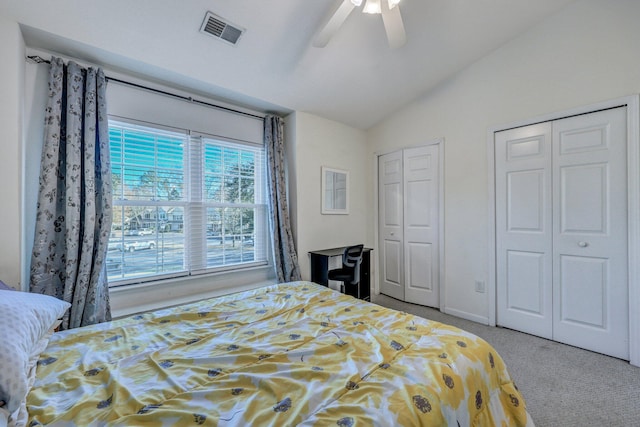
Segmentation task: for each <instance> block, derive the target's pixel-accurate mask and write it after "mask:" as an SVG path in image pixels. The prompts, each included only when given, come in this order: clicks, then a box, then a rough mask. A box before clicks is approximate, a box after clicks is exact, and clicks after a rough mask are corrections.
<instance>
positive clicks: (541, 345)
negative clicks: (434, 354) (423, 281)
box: [372, 295, 640, 427]
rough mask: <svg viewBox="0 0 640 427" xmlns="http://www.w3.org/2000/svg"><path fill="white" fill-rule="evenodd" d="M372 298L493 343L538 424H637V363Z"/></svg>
mask: <svg viewBox="0 0 640 427" xmlns="http://www.w3.org/2000/svg"><path fill="white" fill-rule="evenodd" d="M372 299H373V302H374V303H376V304H379V305H382V306H385V307H389V308H393V309H396V310H400V311H404V312H407V313H411V314H415V315H417V316H420V317H424V318H426V319H431V320H436V321H438V322H443V323H448V324H450V325H454V326H457V327H459V328H461V329H465V330H467V331H469V332H471V333H474V334H476V335H478V336H479V337H481V338H483V339H485V340H486V341H487V342H489V343H490V344H491V345H493V346H494V347H495V349H496V350H497V351H498V353H500V355H501V356H502V358H503V359H504V360H505V362H506V364H507V366H508V368H509V373H510V374H511V376H512V377H513V379H514V381H515V383H516V384H517V386H518V388H519V389H520V391H521V392H522V394H523V395H524V398H525V400H526V402H527V409H528V410H529V413H530V414H531V417H532V418H533V420H534V422H535V423H536V426H538V427H544V426H552V427H556V426H559V427H560V426H561V427H570V426H576V427H578V426H579V427H585V426H598V427H600V426H640V368H637V367H634V366H631V365H629V363H628V362H626V361H623V360H619V359H615V358H612V357H609V356H603V355H601V354H597V353H593V352H590V351H587V350H582V349H579V348H575V347H571V346H568V345H565V344H560V343H556V342H553V341H549V340H546V339H543V338H538V337H534V336H531V335H527V334H524V333H521V332H516V331H512V330H509V329H504V328H494V327H489V326H486V325H481V324H478V323H475V322H471V321H468V320H464V319H460V318H458V317H454V316H449V315H446V314H443V313H441V312H440V311H438V310H434V309H431V308H427V307H422V306H419V305H413V304H408V303H405V302H402V301H398V300H395V299H393V298H389V297H387V296H385V295H372Z"/></svg>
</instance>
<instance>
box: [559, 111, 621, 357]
mask: <svg viewBox="0 0 640 427" xmlns="http://www.w3.org/2000/svg"><path fill="white" fill-rule="evenodd" d="M626 117H627V112H626V108H625V107H621V108H616V109H611V110H605V111H600V112H597V113H591V114H587V115H582V116H576V117H571V118H567V119H563V120H558V121H555V122H553V144H554V145H553V151H554V154H553V160H554V163H553V175H554V178H555V180H556V182H555V184H554V187H553V192H554V195H553V202H554V218H553V221H554V240H553V247H554V256H553V270H554V274H553V284H554V298H553V304H554V307H553V309H554V323H553V335H554V339H555V340H557V341H560V342H564V343H567V344H571V345H575V346H578V347H582V348H587V349H590V350H594V351H597V352H600V353H605V354H609V355H611V356H615V357H620V358H623V359H627V360H628V359H629V343H628V337H629V329H628V328H629V323H628V322H629V321H628V315H629V314H628V296H627V292H628V280H627V271H628V266H627V263H628V259H627V167H626V166H627V162H626V146H627V136H626V135H627V134H626V130H627V123H626Z"/></svg>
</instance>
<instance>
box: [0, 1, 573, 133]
mask: <svg viewBox="0 0 640 427" xmlns="http://www.w3.org/2000/svg"><path fill="white" fill-rule="evenodd" d="M341 1H342V0H189V1H176V0H135V1H131V0H109V1H96V0H89V1H87V0H60V1H51V0H29V1H25V0H2V1H0V16H2V17H4V18H6V19H9V20H12V21H16V22H18V23H20V24H21V26H22V30H23V34H24V38H25V41H26V44H27V46H30V47H34V48H40V49H45V50H50V51H54V52H57V53H60V54H63V55H67V56H70V57H74V58H77V59H80V60H84V61H87V62H90V63H94V64H97V65H104V66H108V67H109V68H111V69H113V70H116V71H126V72H127V73H130V74H133V75H139V76H146V77H147V78H150V79H152V80H157V81H163V82H167V83H169V84H171V85H173V86H176V87H178V88H185V89H189V90H191V91H194V92H196V93H201V94H207V95H211V96H214V97H218V98H220V99H223V100H228V101H232V102H235V103H238V104H240V105H246V106H251V107H253V108H256V109H261V110H271V111H276V112H281V113H286V112H289V111H293V110H298V111H305V112H309V113H312V114H316V115H318V116H321V117H325V118H328V119H332V120H336V121H339V122H342V123H345V124H347V125H350V126H353V127H356V128H360V129H368V128H369V127H371V126H373V125H375V124H376V123H378V122H379V121H380V120H382V119H384V118H385V117H386V116H388V115H389V114H392V113H393V112H394V111H397V110H398V109H399V108H401V107H402V106H404V105H406V104H407V103H410V102H411V101H413V100H415V99H417V98H419V97H421V96H423V95H424V94H426V93H428V92H429V91H430V90H432V89H433V88H434V87H436V86H437V85H438V84H441V83H443V82H445V81H446V80H447V79H449V78H453V77H454V76H455V74H456V73H457V72H459V71H460V70H462V69H464V68H465V67H467V66H468V65H470V64H471V63H473V62H474V61H477V60H478V59H480V58H481V57H483V56H485V55H487V54H488V53H490V52H491V51H493V50H495V49H496V48H498V47H500V46H501V45H503V44H504V43H507V42H508V41H509V40H511V39H513V38H515V37H518V36H519V35H520V34H522V33H523V32H525V31H527V29H529V28H531V27H532V26H534V25H536V24H537V23H538V22H540V21H542V20H544V19H545V18H546V17H548V16H550V15H552V14H553V13H555V12H556V11H557V10H559V9H560V8H562V7H564V6H566V5H567V4H568V3H571V2H573V1H574V0H536V1H531V0H402V1H401V3H400V10H401V13H402V17H403V20H404V23H405V28H406V34H407V39H408V42H407V44H406V45H404V46H403V47H401V48H399V49H390V48H389V47H388V44H387V40H386V36H385V31H384V26H383V23H382V19H381V17H380V15H367V14H364V13H362V12H361V10H354V12H353V13H351V15H350V16H349V17H348V18H347V20H346V21H345V23H344V25H343V26H342V27H341V28H340V30H339V31H338V32H337V34H336V35H335V36H334V37H333V38H332V39H331V40H330V41H329V43H328V45H327V46H326V47H324V48H315V47H313V46H312V41H313V37H314V34H315V33H316V32H317V30H318V29H319V28H320V27H321V25H322V24H323V22H324V21H325V20H326V18H327V17H328V16H329V14H330V13H331V12H332V11H333V10H334V9H335V8H336V7H337V5H339V3H341ZM383 1H384V0H383ZM207 11H211V12H213V13H215V14H217V15H219V16H221V17H222V18H225V19H227V20H229V21H230V22H232V23H234V24H236V25H238V26H240V27H243V28H246V32H245V33H244V34H243V35H242V37H241V38H240V40H239V42H238V43H237V45H235V46H231V45H228V44H226V43H223V42H221V41H219V40H217V39H215V38H213V37H211V36H208V35H205V34H202V33H200V32H199V29H200V25H201V24H202V21H203V19H204V16H205V14H206V12H207ZM522 54H523V55H526V52H523V53H522Z"/></svg>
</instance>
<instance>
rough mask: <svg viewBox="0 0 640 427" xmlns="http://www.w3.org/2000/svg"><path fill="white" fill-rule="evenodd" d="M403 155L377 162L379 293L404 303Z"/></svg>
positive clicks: (380, 158) (385, 156) (389, 155)
mask: <svg viewBox="0 0 640 427" xmlns="http://www.w3.org/2000/svg"><path fill="white" fill-rule="evenodd" d="M402 162H403V160H402V151H398V152H395V153H390V154H386V155H384V156H380V157H379V158H378V193H379V194H378V204H379V210H378V221H379V231H378V236H379V244H378V248H379V250H380V255H379V259H380V292H382V293H383V294H385V295H389V296H390V297H393V298H396V299H399V300H403V301H404V256H403V252H404V251H403V247H404V239H403V237H404V232H403V230H404V208H403V203H404V202H403V197H402V194H403V185H404V184H403V176H402Z"/></svg>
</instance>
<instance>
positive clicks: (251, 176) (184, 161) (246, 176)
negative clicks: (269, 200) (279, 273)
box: [107, 120, 267, 285]
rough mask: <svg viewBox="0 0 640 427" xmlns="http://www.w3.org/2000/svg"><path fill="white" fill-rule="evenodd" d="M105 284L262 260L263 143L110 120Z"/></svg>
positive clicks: (264, 222) (264, 231) (264, 235)
mask: <svg viewBox="0 0 640 427" xmlns="http://www.w3.org/2000/svg"><path fill="white" fill-rule="evenodd" d="M109 143H110V146H111V162H112V180H113V211H114V216H113V225H112V232H111V238H110V241H109V253H108V256H107V271H108V277H109V282H110V283H111V285H121V284H127V283H131V282H140V281H145V280H156V279H159V278H164V277H173V276H183V275H190V274H200V273H205V272H210V271H219V270H226V269H236V268H244V267H250V266H255V265H264V264H266V263H267V254H266V252H267V251H266V247H267V245H266V239H267V218H266V213H267V208H266V197H265V190H264V184H265V182H264V164H263V163H264V155H263V151H264V150H263V147H261V146H258V145H256V144H251V143H246V144H244V143H238V142H228V141H223V140H221V139H216V138H215V137H212V136H209V135H204V134H195V133H192V132H189V131H186V130H176V129H167V128H162V127H160V126H157V127H150V126H148V125H144V126H143V125H141V124H135V123H129V122H125V121H116V120H110V121H109Z"/></svg>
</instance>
